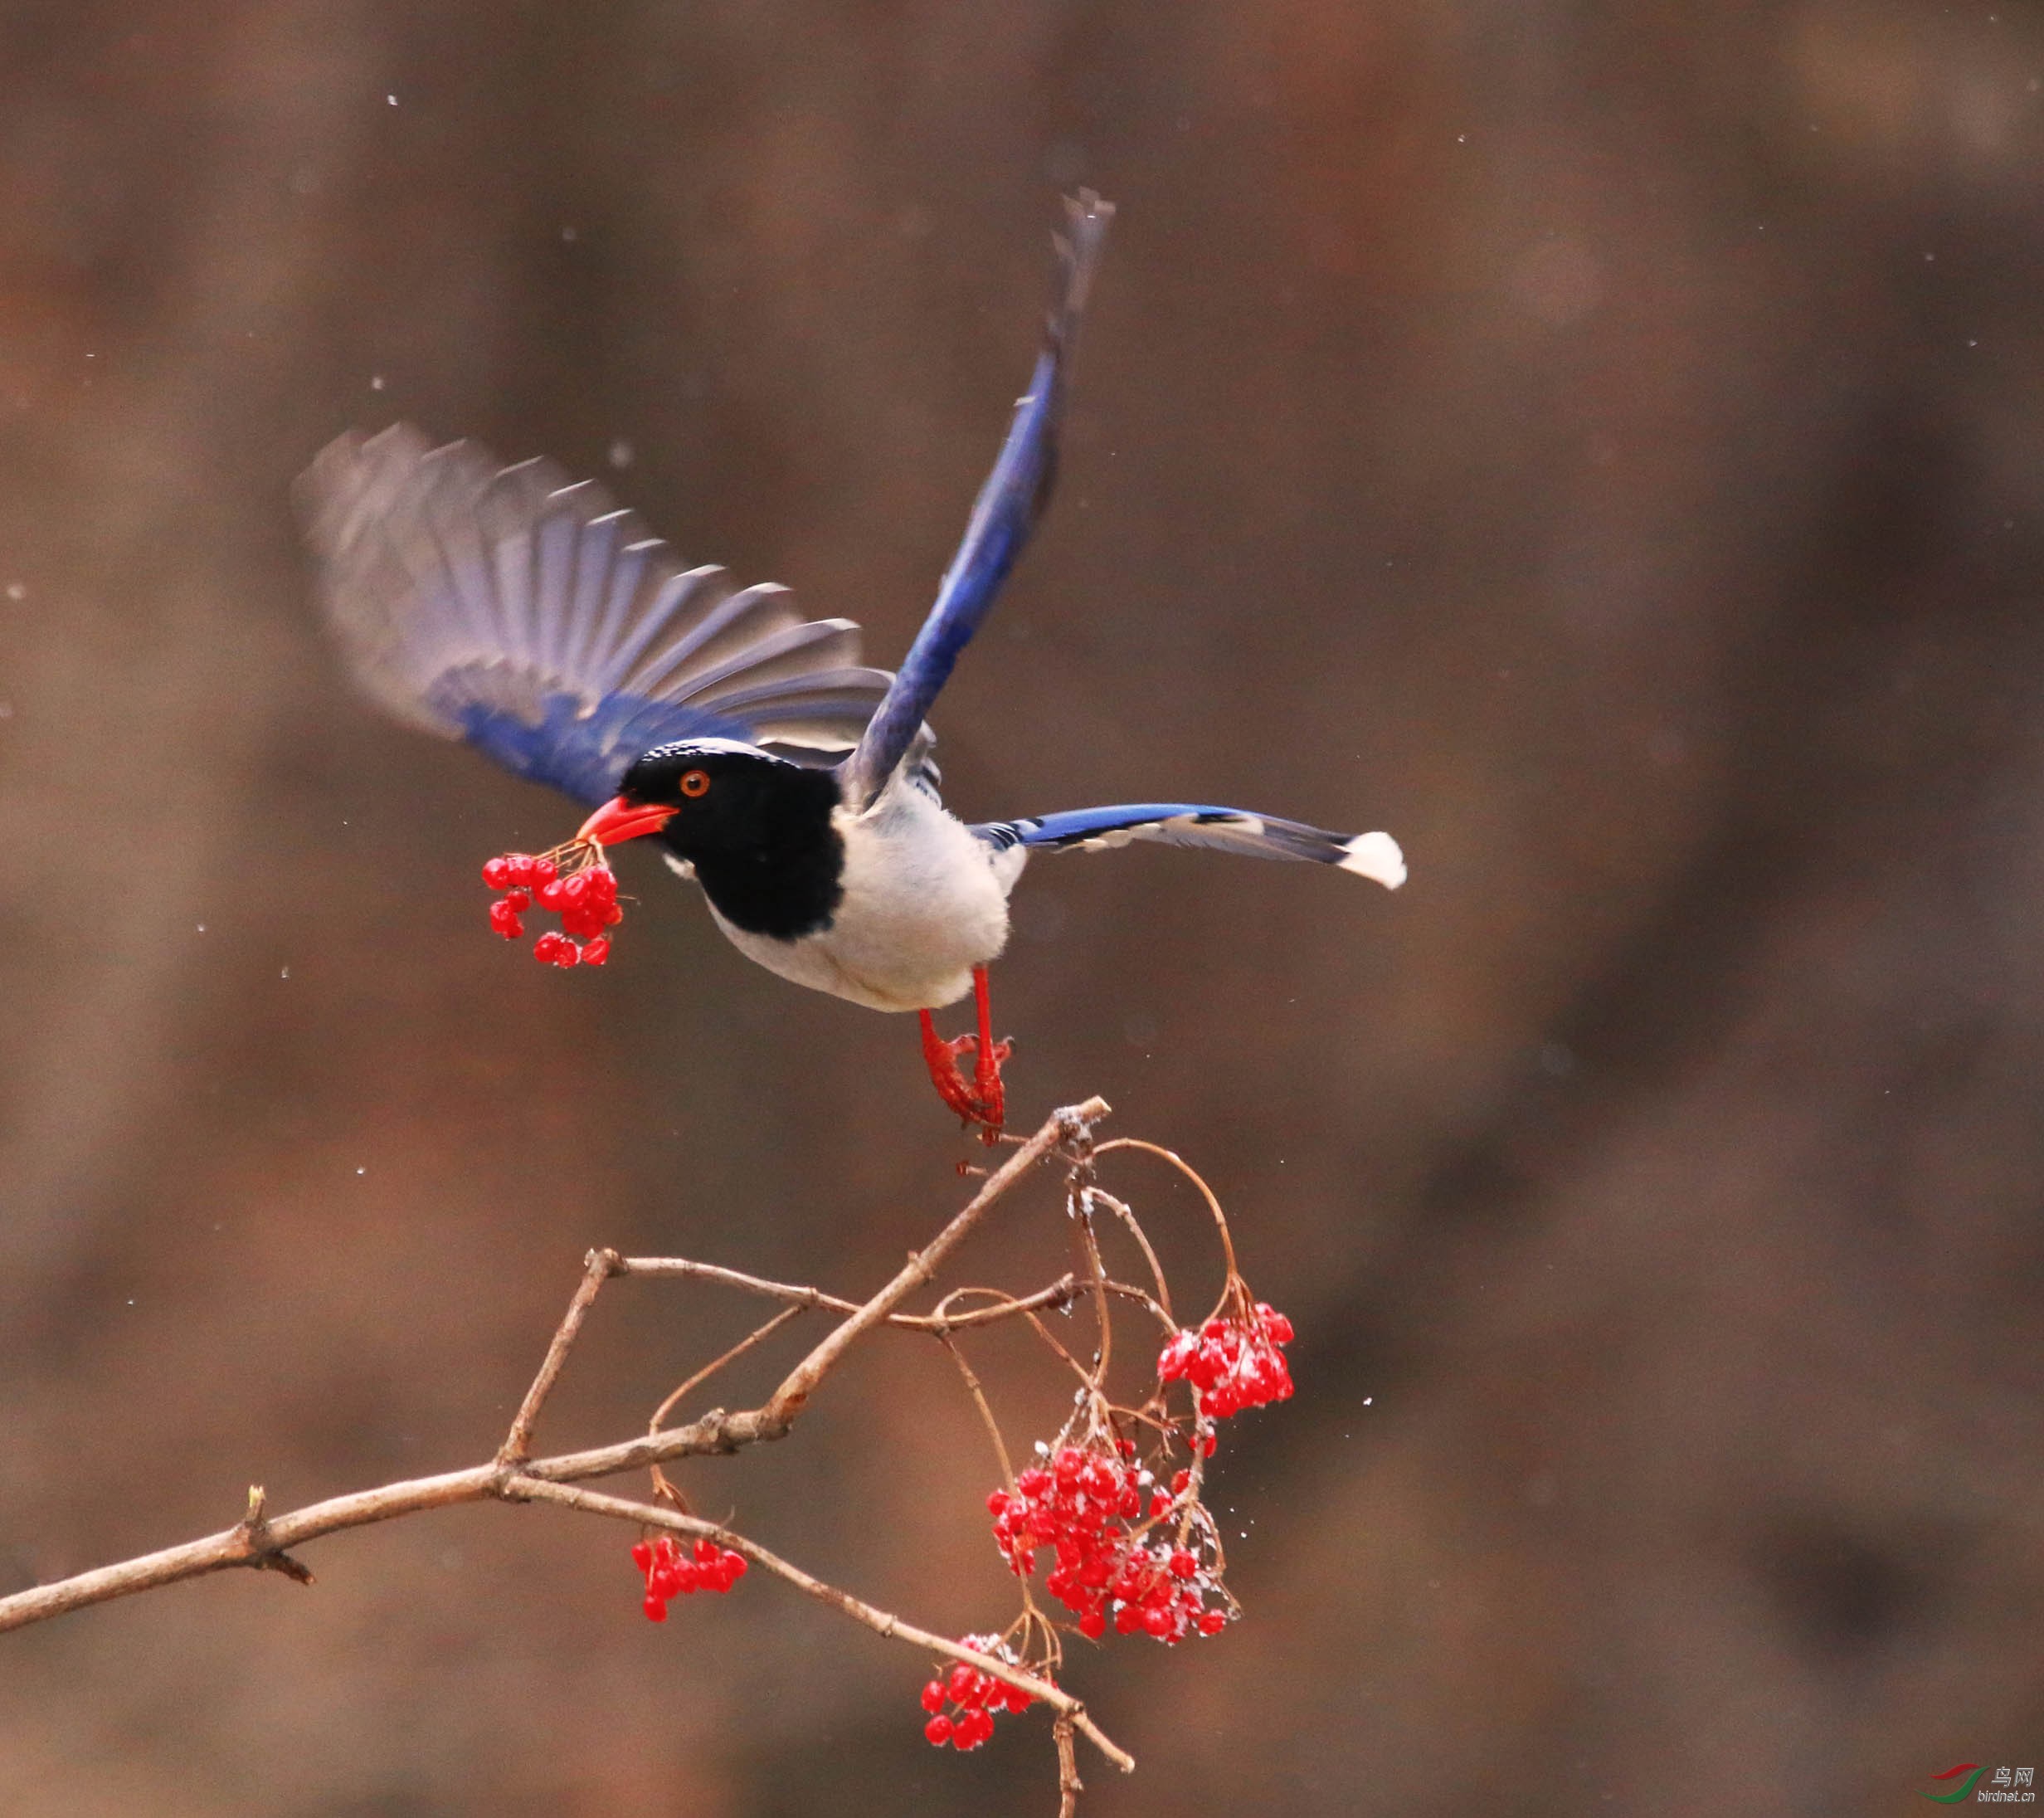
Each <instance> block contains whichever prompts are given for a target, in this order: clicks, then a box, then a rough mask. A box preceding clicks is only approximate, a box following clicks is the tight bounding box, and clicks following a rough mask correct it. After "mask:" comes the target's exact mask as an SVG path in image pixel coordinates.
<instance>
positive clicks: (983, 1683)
mask: <svg viewBox="0 0 2044 1818" xmlns="http://www.w3.org/2000/svg"><path fill="white" fill-rule="evenodd" d="M961 1640H962V1643H963V1645H965V1646H966V1647H969V1648H971V1650H973V1652H975V1653H976V1654H988V1655H992V1656H993V1657H994V1658H995V1660H1005V1662H1007V1664H1009V1665H1010V1666H1020V1664H1022V1663H1021V1661H1020V1659H1019V1658H1018V1656H1017V1655H1016V1654H1015V1650H1014V1649H1013V1648H1012V1647H1010V1645H1008V1643H1007V1642H1006V1641H1005V1640H1002V1639H1001V1637H1000V1636H999V1635H965V1636H963V1637H961ZM1035 1702H1036V1700H1035V1699H1033V1698H1031V1697H1030V1696H1029V1694H1028V1693H1027V1692H1025V1691H1024V1690H1023V1689H1021V1687H1020V1686H1018V1685H1010V1684H1007V1683H1006V1682H1005V1680H1002V1679H995V1677H994V1675H993V1674H990V1673H982V1672H981V1670H980V1669H978V1668H977V1667H976V1666H972V1665H969V1664H967V1663H966V1662H965V1661H963V1660H960V1661H958V1662H956V1664H953V1665H952V1667H951V1669H950V1670H949V1671H948V1672H942V1673H940V1674H938V1676H937V1678H936V1679H932V1680H931V1681H930V1683H929V1684H927V1685H926V1686H924V1687H923V1689H922V1708H923V1709H924V1710H926V1711H927V1712H928V1713H929V1721H928V1722H927V1723H925V1724H924V1725H923V1726H922V1733H923V1737H924V1738H925V1739H926V1740H927V1742H929V1744H930V1746H931V1747H932V1748H942V1747H943V1746H944V1745H945V1744H946V1743H947V1742H948V1743H950V1744H951V1747H953V1748H956V1749H974V1748H977V1747H979V1746H980V1744H981V1743H982V1742H986V1740H987V1738H990V1736H992V1734H993V1733H994V1718H995V1717H996V1716H997V1715H998V1714H999V1713H1000V1712H1002V1711H1012V1712H1014V1713H1016V1714H1017V1715H1018V1716H1019V1715H1020V1713H1022V1712H1024V1711H1026V1710H1027V1709H1028V1708H1029V1706H1030V1705H1032V1704H1034V1703H1035Z"/></svg>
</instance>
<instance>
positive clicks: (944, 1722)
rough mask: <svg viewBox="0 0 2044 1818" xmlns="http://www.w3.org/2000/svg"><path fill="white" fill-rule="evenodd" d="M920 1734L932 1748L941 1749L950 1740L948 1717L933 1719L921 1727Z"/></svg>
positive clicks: (949, 1721) (949, 1720)
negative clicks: (927, 1739)
mask: <svg viewBox="0 0 2044 1818" xmlns="http://www.w3.org/2000/svg"><path fill="white" fill-rule="evenodd" d="M922 1733H923V1734H924V1735H925V1736H926V1737H927V1738H929V1741H930V1746H931V1747H933V1748H942V1747H943V1746H944V1745H945V1743H947V1742H949V1741H950V1740H951V1719H950V1718H948V1717H933V1718H931V1719H930V1721H929V1722H928V1723H925V1724H924V1725H923V1726H922Z"/></svg>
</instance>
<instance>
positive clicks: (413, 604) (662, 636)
mask: <svg viewBox="0 0 2044 1818" xmlns="http://www.w3.org/2000/svg"><path fill="white" fill-rule="evenodd" d="M299 504H300V506H301V509H303V511H304V517H305V522H306V534H307V538H308V540H309V542H310V543H311V545H312V547H313V549H314V553H316V554H317V556H318V557H319V582H320V597H321V600H322V602H323V604H324V607H325V608H326V612H327V617H328V622H329V624H330V625H331V626H332V628H333V631H334V634H335V636H336V637H337V639H338V641H339V643H340V645H341V646H342V649H343V651H344V653H345V654H346V656H348V660H349V664H350V666H351V667H352V669H353V671H354V674H355V676H356V679H357V680H358V681H359V682H360V683H361V684H362V685H363V688H364V689H365V690H367V692H368V693H369V694H370V695H372V696H373V697H374V698H375V699H377V701H378V702H379V703H380V704H382V706H383V707H385V708H386V709H387V710H388V711H389V712H391V713H392V714H394V715H396V716H397V718H398V719H402V720H404V721H406V723H407V724H411V725H415V726H418V727H421V728H423V729H426V730H427V731H431V732H435V733H437V734H440V735H441V736H442V737H445V738H460V739H464V740H465V741H466V742H468V743H470V744H472V745H474V746H475V747H476V748H477V749H479V750H480V751H482V752H484V753H487V754H488V755H489V757H491V758H494V759H495V760H496V762H497V763H500V764H502V765H503V766H504V768H506V769H508V770H510V771H512V772H513V773H515V774H517V775H518V776H521V777H528V778H530V779H531V780H532V781H533V782H543V783H546V784H548V785H549V786H550V787H553V788H556V789H559V790H560V791H562V792H563V793H564V794H567V795H569V796H572V797H574V798H575V800H577V802H584V803H589V804H594V803H596V802H602V801H604V800H605V799H606V798H607V797H609V796H610V795H611V793H612V792H613V788H614V786H615V785H616V782H617V779H618V778H619V777H620V776H621V775H622V774H623V773H624V771H625V768H627V767H628V766H629V765H630V763H631V761H632V759H633V758H636V757H638V756H639V755H640V753H642V752H644V751H647V750H650V748H652V747H654V746H655V745H659V744H665V743H671V742H672V741H674V740H675V739H678V738H710V737H715V738H740V739H744V740H747V741H748V742H749V743H753V744H757V745H762V746H764V747H766V748H769V749H772V750H776V751H779V752H781V753H783V754H784V755H786V756H788V757H791V758H796V759H797V760H798V761H801V762H804V763H815V764H835V763H839V762H840V761H841V760H842V758H844V754H845V753H847V752H849V751H850V750H851V749H852V748H854V746H855V745H856V744H857V743H858V741H859V735H860V734H861V733H863V732H864V729H865V727H866V724H867V722H868V720H869V719H870V718H871V716H872V714H873V710H874V707H875V706H877V705H878V703H879V701H880V700H881V699H882V698H883V696H884V695H885V693H886V691H887V688H888V684H889V683H890V682H891V681H892V680H893V678H892V677H891V676H889V675H888V674H887V673H886V672H885V671H884V670H874V669H866V668H864V667H862V666H860V665H859V630H858V627H857V626H854V625H853V624H852V623H850V621H848V620H844V619H823V620H817V621H809V622H805V621H803V619H802V617H801V614H800V613H799V612H797V611H796V608H795V605H794V602H793V600H792V598H791V596H790V595H789V594H788V593H787V592H786V589H784V588H781V587H747V588H746V589H744V590H743V591H742V592H741V591H737V590H735V589H734V588H733V587H732V586H731V584H730V582H729V581H728V579H727V578H726V577H725V575H724V573H723V570H722V569H721V568H692V569H689V570H686V571H684V570H683V569H681V568H680V567H679V565H678V564H677V563H674V561H673V560H672V559H671V558H669V555H668V553H667V552H666V548H665V545H664V544H663V543H659V541H657V540H656V539H653V538H650V537H648V536H647V535H646V534H645V530H644V528H643V527H642V526H641V525H640V524H639V522H638V520H637V519H635V518H634V517H633V516H632V515H631V514H630V513H629V512H624V511H619V510H617V509H615V508H614V507H613V506H612V504H611V501H610V500H608V499H607V498H606V497H605V496H604V495H603V492H602V490H601V489H600V488H598V487H596V486H595V485H592V484H591V483H589V482H587V481H584V482H582V483H581V484H579V485H570V484H568V483H567V480H565V479H564V477H563V476H562V475H559V474H558V473H557V472H556V471H555V470H553V469H552V467H550V466H548V465H546V464H544V463H543V462H538V461H527V462H524V463H523V464H522V465H518V466H516V467H512V468H507V469H504V470H499V469H498V468H497V466H496V464H495V463H494V461H491V460H490V458H489V456H487V455H486V454H485V453H484V452H483V451H481V450H479V449H478V448H475V447H474V446H470V445H468V444H464V443H460V442H456V443H452V444H450V445H449V446H445V447H443V448H434V447H432V446H431V445H430V444H428V442H427V441H426V439H425V437H423V436H421V435H420V434H419V433H418V432H417V431H416V430H411V429H409V428H406V427H405V426H401V425H400V426H397V427H395V428H392V429H389V430H387V431H384V432H383V433H382V434H381V435H378V436H372V437H370V438H368V439H367V440H366V441H365V440H363V439H362V438H360V437H358V436H342V437H340V438H339V439H338V440H337V441H334V442H333V443H332V444H330V445H329V446H328V447H327V448H326V449H325V450H324V451H322V452H321V453H320V455H319V457H318V459H317V460H315V461H314V463H313V465H312V466H311V467H310V468H309V470H307V471H306V473H305V475H304V478H303V479H302V480H300V482H299Z"/></svg>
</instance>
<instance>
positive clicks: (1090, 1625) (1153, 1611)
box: [986, 1441, 1229, 1642]
mask: <svg viewBox="0 0 2044 1818" xmlns="http://www.w3.org/2000/svg"><path fill="white" fill-rule="evenodd" d="M1123 1443H1124V1444H1126V1443H1127V1442H1126V1441H1124V1442H1123ZM1155 1481H1156V1480H1155V1479H1153V1478H1152V1477H1151V1474H1150V1473H1149V1472H1148V1471H1145V1470H1137V1469H1136V1466H1135V1465H1133V1464H1132V1463H1131V1462H1130V1461H1129V1460H1127V1458H1126V1457H1125V1456H1122V1455H1118V1454H1116V1453H1110V1452H1107V1451H1106V1450H1097V1449H1090V1448H1088V1449H1082V1448H1081V1447H1078V1446H1076V1445H1065V1446H1061V1447H1059V1450H1057V1451H1056V1453H1054V1454H1053V1455H1050V1456H1049V1459H1048V1460H1047V1461H1046V1462H1045V1463H1044V1464H1042V1465H1032V1466H1031V1467H1030V1468H1029V1470H1025V1471H1024V1472H1023V1473H1022V1474H1021V1475H1020V1476H1019V1477H1018V1478H1016V1479H1015V1489H1014V1491H1013V1492H1012V1493H1011V1492H1010V1491H1008V1490H1005V1489H997V1490H995V1492H994V1493H993V1494H991V1495H990V1496H989V1497H988V1498H987V1499H986V1508H987V1513H990V1515H992V1517H993V1518H994V1542H995V1545H996V1546H998V1547H1000V1550H1001V1552H1002V1553H1003V1555H1004V1556H1005V1557H1006V1559H1007V1561H1008V1568H1009V1570H1010V1571H1011V1572H1014V1573H1015V1576H1016V1577H1027V1576H1028V1575H1029V1572H1031V1571H1033V1570H1034V1567H1035V1563H1036V1549H1037V1548H1038V1547H1045V1546H1047V1547H1051V1548H1053V1549H1054V1551H1055V1552H1056V1554H1057V1557H1058V1562H1057V1564H1056V1565H1055V1566H1054V1567H1052V1568H1051V1569H1050V1571H1049V1573H1048V1574H1047V1575H1046V1577H1044V1589H1045V1590H1047V1591H1049V1593H1050V1594H1051V1596H1054V1597H1055V1598H1056V1599H1057V1600H1058V1601H1059V1602H1060V1603H1062V1604H1063V1606H1065V1608H1066V1609H1068V1610H1069V1611H1071V1612H1072V1613H1073V1615H1074V1616H1077V1617H1078V1631H1079V1633H1080V1634H1081V1635H1086V1636H1088V1637H1089V1638H1090V1639H1092V1640H1098V1639H1099V1638H1100V1637H1101V1636H1102V1635H1105V1634H1106V1633H1107V1622H1108V1619H1109V1617H1110V1616H1112V1619H1113V1622H1114V1630H1115V1633H1116V1634H1117V1635H1133V1634H1135V1633H1136V1631H1137V1630H1141V1631H1142V1632H1144V1633H1145V1634H1147V1635H1154V1636H1156V1639H1157V1640H1160V1641H1165V1642H1172V1641H1179V1640H1183V1639H1184V1638H1185V1636H1186V1635H1188V1634H1190V1632H1191V1631H1192V1630H1195V1629H1197V1630H1199V1631H1200V1633H1201V1634H1203V1635H1218V1634H1219V1632H1220V1631H1221V1630H1223V1629H1224V1628H1225V1627H1226V1626H1227V1625H1228V1620H1229V1618H1228V1611H1227V1610H1226V1609H1225V1608H1224V1607H1220V1606H1216V1607H1214V1608H1212V1609H1209V1608H1208V1607H1207V1605H1206V1596H1207V1593H1208V1592H1209V1591H1218V1590H1219V1581H1218V1580H1217V1579H1216V1578H1215V1577H1214V1576H1213V1574H1212V1573H1210V1572H1209V1571H1208V1570H1207V1569H1206V1567H1205V1566H1204V1565H1202V1563H1201V1562H1200V1559H1199V1557H1198V1556H1197V1555H1196V1554H1195V1553H1193V1552H1189V1551H1188V1550H1187V1549H1186V1548H1185V1547H1171V1546H1164V1545H1158V1546H1154V1547H1153V1546H1146V1545H1145V1544H1144V1543H1143V1540H1142V1538H1141V1535H1140V1534H1139V1533H1137V1532H1136V1527H1135V1525H1134V1524H1136V1523H1140V1522H1141V1520H1142V1518H1144V1516H1145V1515H1146V1514H1147V1517H1148V1519H1149V1520H1151V1521H1156V1520H1158V1519H1160V1518H1162V1517H1163V1516H1164V1515H1166V1514H1167V1513H1170V1510H1171V1509H1172V1508H1173V1507H1174V1506H1175V1504H1177V1502H1178V1501H1179V1499H1180V1498H1182V1497H1183V1496H1185V1494H1186V1493H1187V1491H1188V1490H1189V1489H1190V1486H1191V1477H1190V1473H1188V1472H1185V1471H1180V1473H1179V1474H1178V1475H1177V1477H1176V1478H1175V1479H1173V1480H1172V1485H1171V1489H1170V1491H1169V1492H1168V1493H1166V1491H1164V1490H1161V1489H1156V1488H1155V1487H1154V1486H1155ZM1146 1492H1147V1493H1148V1494H1147V1495H1146ZM1146 1502H1147V1504H1148V1507H1147V1509H1145V1504H1146Z"/></svg>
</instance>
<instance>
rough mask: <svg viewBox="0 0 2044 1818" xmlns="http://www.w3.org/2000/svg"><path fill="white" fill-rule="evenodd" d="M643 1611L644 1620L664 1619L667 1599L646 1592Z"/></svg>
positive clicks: (660, 1620) (656, 1620)
mask: <svg viewBox="0 0 2044 1818" xmlns="http://www.w3.org/2000/svg"><path fill="white" fill-rule="evenodd" d="M645 1611H646V1621H649V1622H664V1621H666V1620H667V1600H666V1599H665V1598H664V1597H662V1596H657V1595H656V1594H655V1593H654V1592H653V1591H648V1592H647V1593H646V1601H645Z"/></svg>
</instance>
